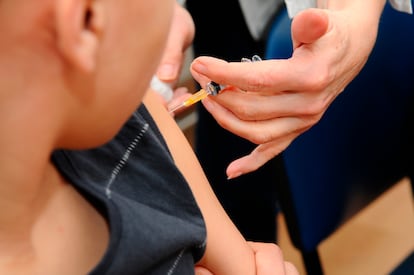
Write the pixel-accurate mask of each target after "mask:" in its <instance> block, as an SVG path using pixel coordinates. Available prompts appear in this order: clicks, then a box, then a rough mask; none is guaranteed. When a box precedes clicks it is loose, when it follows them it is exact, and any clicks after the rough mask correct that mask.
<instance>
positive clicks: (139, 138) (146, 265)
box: [52, 105, 206, 275]
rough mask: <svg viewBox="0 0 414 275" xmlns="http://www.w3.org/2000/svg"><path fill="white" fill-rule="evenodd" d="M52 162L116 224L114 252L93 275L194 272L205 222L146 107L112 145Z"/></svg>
mask: <svg viewBox="0 0 414 275" xmlns="http://www.w3.org/2000/svg"><path fill="white" fill-rule="evenodd" d="M52 158H53V161H54V163H55V165H56V167H57V168H58V169H59V171H60V172H61V174H62V175H63V176H64V177H65V178H67V180H68V181H69V182H71V183H72V184H73V186H74V187H75V188H76V189H77V190H78V191H79V192H80V193H81V194H82V195H83V196H84V197H85V198H86V199H87V200H88V201H89V202H90V203H91V204H92V205H93V206H94V207H96V209H97V210H98V211H99V212H100V213H101V214H102V215H103V216H104V217H105V218H106V220H107V222H108V224H109V228H110V242H109V247H108V248H107V251H106V253H105V255H104V257H103V258H102V260H101V261H100V263H99V264H98V265H97V266H96V267H95V268H94V269H93V270H92V271H91V272H90V273H89V274H90V275H106V274H107V275H129V274H165V275H170V274H171V275H172V274H180V275H185V274H194V263H195V262H196V261H198V260H199V259H200V258H201V256H202V255H203V253H204V250H205V239H206V231H205V225H204V221H203V218H202V216H201V213H200V210H199V208H198V206H197V204H196V202H195V199H194V197H193V195H192V193H191V190H190V188H189V187H188V185H187V182H186V181H185V179H184V178H183V176H182V174H181V173H180V172H179V171H178V169H177V167H176V166H175V164H174V161H173V159H172V157H171V154H170V152H169V151H168V149H167V146H166V143H165V141H164V140H163V139H162V137H161V134H160V133H159V131H158V129H157V127H156V125H155V123H154V121H153V120H152V118H151V117H150V115H149V114H148V112H147V110H146V109H145V107H144V106H143V105H142V106H141V107H140V108H139V109H138V111H137V112H136V113H134V114H133V116H132V117H131V118H130V119H129V121H128V122H127V123H126V124H125V126H124V127H123V128H122V130H121V131H120V132H119V134H118V135H117V136H116V137H115V138H114V139H113V140H112V141H111V142H109V143H108V144H106V145H104V146H102V147H99V148H97V149H93V150H85V151H68V150H61V151H56V152H55V153H54V154H53V157H52Z"/></svg>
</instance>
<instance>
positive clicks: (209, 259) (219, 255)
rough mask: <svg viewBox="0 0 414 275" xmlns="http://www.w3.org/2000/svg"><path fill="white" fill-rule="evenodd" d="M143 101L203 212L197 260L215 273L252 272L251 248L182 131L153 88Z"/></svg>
mask: <svg viewBox="0 0 414 275" xmlns="http://www.w3.org/2000/svg"><path fill="white" fill-rule="evenodd" d="M144 103H145V105H146V107H147V109H148V110H149V112H150V113H151V115H152V116H153V118H154V120H155V122H156V123H157V125H158V127H159V129H160V131H161V133H162V134H163V136H164V138H165V140H166V142H167V144H168V146H169V149H170V151H171V153H172V155H173V157H174V160H175V162H176V164H177V166H178V168H179V169H180V171H181V172H182V174H183V175H184V177H185V178H186V180H187V181H188V183H189V185H190V188H191V190H192V192H193V194H194V196H195V198H196V201H197V203H198V205H199V207H200V209H201V212H202V214H203V217H204V220H205V223H206V227H207V248H206V252H205V254H204V256H203V258H202V259H201V261H200V263H199V264H201V265H202V266H204V267H206V268H207V269H209V270H210V271H212V272H213V273H214V274H232V275H233V274H255V273H256V272H255V259H254V254H253V251H252V250H251V248H250V247H249V246H248V244H247V242H246V241H245V240H244V238H243V237H242V235H241V234H240V232H239V231H238V230H237V229H236V227H235V226H234V224H233V223H232V222H231V220H230V218H229V217H228V216H227V214H226V213H225V211H224V209H223V208H222V207H221V204H220V203H219V201H218V200H217V198H216V196H215V194H214V192H213V190H212V189H211V187H210V184H209V183H208V181H207V178H206V177H205V175H204V172H203V170H202V168H201V166H200V164H199V162H198V160H197V158H196V156H195V154H194V151H193V149H192V148H191V146H190V144H189V143H188V140H187V139H186V137H185V136H184V134H183V132H182V131H181V129H180V128H179V127H178V125H177V123H176V122H175V121H174V119H173V118H172V117H171V116H170V115H169V114H168V112H167V110H166V109H165V107H164V106H162V104H161V102H160V101H159V99H158V98H156V96H155V95H154V93H153V92H148V93H147V95H146V97H145V99H144Z"/></svg>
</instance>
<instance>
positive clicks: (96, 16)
mask: <svg viewBox="0 0 414 275" xmlns="http://www.w3.org/2000/svg"><path fill="white" fill-rule="evenodd" d="M100 2H101V1H96V0H57V1H56V2H55V3H56V31H57V43H58V47H59V49H60V50H61V53H62V55H63V56H64V58H66V59H67V61H69V63H70V64H72V65H73V66H75V67H77V68H78V69H80V70H82V71H84V72H86V73H89V72H92V71H93V70H94V69H95V66H96V56H97V51H98V47H99V43H100V39H99V38H100V33H101V32H102V29H103V25H104V20H103V19H104V18H105V17H104V14H103V13H104V9H103V8H102V7H101V6H100V4H99V3H100Z"/></svg>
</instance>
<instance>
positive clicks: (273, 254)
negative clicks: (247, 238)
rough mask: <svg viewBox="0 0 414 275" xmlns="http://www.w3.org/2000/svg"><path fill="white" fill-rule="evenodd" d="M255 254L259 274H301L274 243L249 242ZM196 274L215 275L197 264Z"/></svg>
mask: <svg viewBox="0 0 414 275" xmlns="http://www.w3.org/2000/svg"><path fill="white" fill-rule="evenodd" d="M248 243H249V245H250V247H251V248H252V250H253V252H254V255H255V262H256V274H257V275H299V272H298V271H297V269H296V267H295V266H294V265H293V264H292V263H290V262H287V261H285V260H284V258H283V254H282V251H281V250H280V248H279V247H278V246H277V245H275V244H272V243H259V242H248ZM195 274H196V275H213V273H211V272H210V271H209V270H208V269H206V268H204V267H201V266H196V267H195Z"/></svg>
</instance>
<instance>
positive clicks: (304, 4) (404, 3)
mask: <svg viewBox="0 0 414 275" xmlns="http://www.w3.org/2000/svg"><path fill="white" fill-rule="evenodd" d="M361 1H363V0H361ZM389 2H390V4H391V6H392V7H393V8H394V9H396V10H398V11H402V12H406V13H413V8H412V3H411V0H389ZM285 3H286V8H287V11H288V14H289V17H290V18H292V17H293V16H295V15H296V14H297V13H298V12H300V11H302V10H304V9H308V8H313V7H316V0H285Z"/></svg>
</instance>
